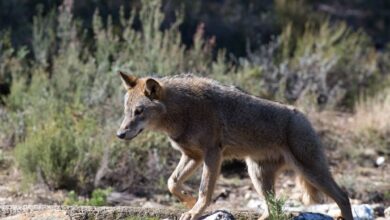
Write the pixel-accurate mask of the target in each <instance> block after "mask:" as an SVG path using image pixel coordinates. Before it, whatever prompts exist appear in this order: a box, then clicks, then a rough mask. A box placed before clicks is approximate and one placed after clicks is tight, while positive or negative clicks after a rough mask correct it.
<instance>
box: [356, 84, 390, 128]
mask: <svg viewBox="0 0 390 220" xmlns="http://www.w3.org/2000/svg"><path fill="white" fill-rule="evenodd" d="M389 112H390V89H386V90H385V91H383V92H381V93H379V94H377V95H376V96H375V97H373V98H369V99H361V101H359V102H358V103H357V105H356V113H355V115H354V117H353V123H352V126H353V128H354V130H355V131H356V132H357V133H358V134H364V133H366V132H373V131H374V132H379V133H385V132H388V131H390V114H389Z"/></svg>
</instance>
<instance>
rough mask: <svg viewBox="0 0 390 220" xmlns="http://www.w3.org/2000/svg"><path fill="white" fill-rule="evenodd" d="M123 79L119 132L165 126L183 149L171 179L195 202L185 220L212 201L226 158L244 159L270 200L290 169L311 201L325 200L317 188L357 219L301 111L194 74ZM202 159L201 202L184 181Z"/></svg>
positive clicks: (128, 135)
mask: <svg viewBox="0 0 390 220" xmlns="http://www.w3.org/2000/svg"><path fill="white" fill-rule="evenodd" d="M121 77H122V80H123V82H124V84H125V86H126V88H127V89H128V92H127V94H126V103H125V118H124V120H123V123H122V125H121V127H120V129H119V130H118V137H120V138H122V139H128V140H130V139H132V138H134V137H135V136H136V135H137V134H138V133H140V132H141V131H143V129H149V130H155V131H160V132H164V133H165V134H167V135H168V136H169V138H170V139H171V141H172V143H173V147H174V148H176V149H178V150H180V151H181V153H182V157H181V159H180V162H179V165H178V166H177V168H176V169H175V171H174V172H173V174H172V176H171V177H170V178H169V180H168V188H169V190H170V192H171V193H172V194H173V195H175V196H176V197H177V198H178V199H179V200H180V201H182V202H184V203H185V204H186V205H187V206H189V207H192V208H191V210H189V211H188V212H186V213H184V214H183V215H182V217H181V218H180V219H181V220H188V219H191V220H192V219H197V218H198V217H199V216H200V215H201V214H202V212H203V211H204V210H205V209H206V207H207V206H208V205H209V203H210V201H211V197H212V193H213V190H214V187H215V182H216V180H217V177H218V175H219V171H220V166H221V163H222V160H223V159H225V158H238V159H243V160H245V161H246V163H247V166H248V172H249V176H250V178H251V180H252V182H253V184H254V187H255V189H256V191H257V192H258V193H259V194H264V195H265V198H266V201H268V199H269V196H270V195H274V181H275V178H276V175H277V173H278V172H279V171H280V170H281V169H282V168H285V167H287V168H292V169H294V170H295V171H296V172H297V173H298V174H299V175H300V176H301V180H302V182H303V186H305V187H306V189H307V194H306V195H307V196H305V197H306V198H305V199H306V200H307V201H309V200H314V201H317V200H319V191H321V192H324V193H325V194H326V195H328V196H330V197H331V198H333V199H334V200H335V201H336V203H337V204H338V206H339V207H340V209H341V211H342V215H343V217H344V218H345V219H347V220H352V213H351V208H350V203H349V199H348V196H347V194H346V193H344V192H343V191H342V190H341V189H340V188H339V186H338V185H337V184H336V182H335V181H334V180H333V178H332V176H331V174H330V172H329V168H328V165H327V161H326V158H325V155H324V153H323V150H322V146H321V143H320V140H319V138H318V136H317V134H316V133H315V131H314V129H313V128H312V126H311V124H310V122H309V121H308V120H307V119H306V117H305V116H304V115H303V114H302V113H300V112H299V111H297V110H296V109H295V108H293V107H291V106H286V105H282V104H278V103H275V102H271V101H267V100H264V99H260V98H258V97H255V96H252V95H249V94H247V93H244V92H242V91H240V90H238V89H236V88H235V87H231V86H230V87H229V86H223V85H221V84H219V83H218V82H216V81H213V80H210V79H207V78H201V77H195V76H192V75H180V76H176V77H165V78H159V79H156V78H148V77H146V78H140V79H137V78H136V77H133V76H127V75H126V74H121ZM202 164H203V173H202V180H201V184H200V187H199V197H198V199H197V200H195V199H194V198H192V197H191V196H189V195H187V194H186V193H184V192H182V184H183V182H184V181H185V180H186V179H187V178H188V177H189V176H190V175H191V174H192V173H193V172H194V171H195V170H196V169H197V168H198V167H199V166H200V165H202ZM195 201H196V202H195ZM194 203H195V204H194ZM267 216H268V212H266V213H264V215H263V216H262V217H261V219H265V218H266V217H267Z"/></svg>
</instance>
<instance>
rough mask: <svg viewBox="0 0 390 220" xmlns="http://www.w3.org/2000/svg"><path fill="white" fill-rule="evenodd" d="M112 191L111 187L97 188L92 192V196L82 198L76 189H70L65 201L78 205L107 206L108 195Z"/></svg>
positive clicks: (65, 203) (66, 203) (68, 203)
mask: <svg viewBox="0 0 390 220" xmlns="http://www.w3.org/2000/svg"><path fill="white" fill-rule="evenodd" d="M111 192H112V189H111V188H107V189H95V190H94V191H93V192H92V195H91V198H89V199H82V198H79V197H78V196H77V194H76V193H75V191H73V190H72V191H70V192H69V193H68V196H67V198H66V199H65V201H64V205H78V206H105V205H108V204H107V196H108V195H109V194H110V193H111Z"/></svg>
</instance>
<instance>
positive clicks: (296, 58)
mask: <svg viewBox="0 0 390 220" xmlns="http://www.w3.org/2000/svg"><path fill="white" fill-rule="evenodd" d="M293 29H294V26H292V25H287V26H286V27H285V28H284V30H283V32H282V34H281V35H280V37H279V38H276V39H275V40H274V42H271V43H270V44H269V45H266V46H264V47H262V48H261V49H259V50H258V51H257V52H255V53H253V54H251V55H250V56H249V66H250V67H251V68H252V69H253V68H255V70H256V66H257V68H258V70H257V72H260V73H261V76H260V75H254V76H253V77H251V76H249V77H248V78H247V80H246V81H248V83H253V82H252V81H253V80H256V82H257V86H258V87H261V88H262V90H261V91H260V95H262V96H265V97H269V98H272V99H279V100H281V101H287V102H291V103H295V104H297V105H301V106H307V105H311V106H314V107H315V106H318V105H319V106H320V107H326V108H334V107H340V106H343V107H348V108H350V109H351V108H353V103H354V102H355V100H356V98H357V97H358V94H359V93H362V92H364V91H367V90H368V89H369V88H370V87H373V86H375V82H376V81H375V80H376V79H377V75H376V74H377V72H378V71H379V69H378V65H377V60H378V59H377V52H376V51H375V49H374V47H373V46H372V44H371V43H370V41H369V39H368V37H367V36H366V34H364V33H362V32H360V31H357V32H354V31H352V30H351V29H349V28H348V27H347V25H346V24H345V23H336V24H330V23H329V22H328V21H325V22H323V23H321V24H319V25H314V24H312V23H310V22H308V23H307V24H306V26H305V28H304V30H303V32H302V34H301V35H299V36H293V31H292V30H293Z"/></svg>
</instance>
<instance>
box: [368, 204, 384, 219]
mask: <svg viewBox="0 0 390 220" xmlns="http://www.w3.org/2000/svg"><path fill="white" fill-rule="evenodd" d="M371 208H372V209H373V210H374V215H375V216H376V217H383V216H385V206H384V205H383V204H374V205H371Z"/></svg>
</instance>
